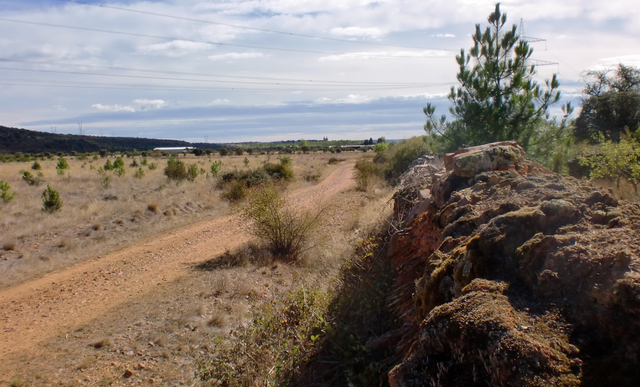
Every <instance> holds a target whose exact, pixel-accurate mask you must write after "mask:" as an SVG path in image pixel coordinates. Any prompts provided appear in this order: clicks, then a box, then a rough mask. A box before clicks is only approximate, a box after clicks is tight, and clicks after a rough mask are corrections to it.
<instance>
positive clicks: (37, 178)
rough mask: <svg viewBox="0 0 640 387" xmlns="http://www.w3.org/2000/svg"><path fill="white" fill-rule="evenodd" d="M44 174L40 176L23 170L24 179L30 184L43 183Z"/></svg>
mask: <svg viewBox="0 0 640 387" xmlns="http://www.w3.org/2000/svg"><path fill="white" fill-rule="evenodd" d="M41 175H42V174H38V176H33V174H32V173H31V172H29V171H23V172H22V180H24V181H25V182H26V183H27V184H29V185H35V186H38V185H40V184H41V183H42V178H41Z"/></svg>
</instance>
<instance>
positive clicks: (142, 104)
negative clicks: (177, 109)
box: [133, 99, 167, 110]
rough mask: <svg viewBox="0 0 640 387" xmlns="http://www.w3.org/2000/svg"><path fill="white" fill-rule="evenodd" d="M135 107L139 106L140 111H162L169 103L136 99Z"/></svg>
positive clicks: (159, 100) (134, 101)
mask: <svg viewBox="0 0 640 387" xmlns="http://www.w3.org/2000/svg"><path fill="white" fill-rule="evenodd" d="M133 104H134V105H138V107H139V109H140V110H149V109H160V108H161V107H163V106H165V105H166V104H167V103H166V102H165V101H163V100H161V99H135V100H133Z"/></svg>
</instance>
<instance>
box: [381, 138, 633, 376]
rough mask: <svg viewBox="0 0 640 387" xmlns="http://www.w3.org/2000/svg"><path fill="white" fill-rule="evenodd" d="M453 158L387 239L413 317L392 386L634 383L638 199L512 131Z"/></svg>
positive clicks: (400, 298) (403, 306)
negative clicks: (548, 163) (545, 163)
mask: <svg viewBox="0 0 640 387" xmlns="http://www.w3.org/2000/svg"><path fill="white" fill-rule="evenodd" d="M444 164H445V167H446V169H445V170H444V171H441V172H439V173H436V172H434V171H431V172H430V176H431V177H432V179H431V178H430V179H423V185H422V186H417V185H415V184H414V186H412V187H404V191H403V192H405V193H406V192H409V191H411V190H413V192H414V193H415V192H425V190H427V189H428V194H422V195H416V194H414V195H413V196H412V197H411V198H412V199H411V200H410V202H411V203H412V208H410V209H406V208H405V209H404V210H403V211H404V213H405V215H407V214H408V215H410V216H409V217H407V218H406V221H405V223H404V228H403V229H402V230H401V231H400V232H399V233H398V234H397V235H396V236H395V237H394V240H392V244H391V248H390V249H389V250H390V253H389V254H390V259H391V260H392V262H393V264H394V266H395V267H396V270H397V272H398V276H397V286H396V292H395V294H394V299H393V307H394V308H396V310H397V311H398V315H399V316H400V317H401V318H403V319H404V320H405V324H404V325H405V329H404V332H403V334H404V336H403V339H402V340H400V342H399V344H398V346H397V353H398V358H399V359H401V361H400V362H399V363H398V365H397V366H396V367H394V368H393V370H392V371H391V372H390V373H389V383H390V384H391V386H394V387H395V386H397V387H400V386H406V387H409V386H471V385H473V386H549V385H554V386H578V385H584V386H603V385H617V386H631V385H634V386H635V385H637V383H638V381H639V380H640V367H639V366H640V363H639V359H638V356H640V238H639V237H640V233H639V229H640V206H638V205H637V204H632V203H627V202H623V201H618V200H617V199H616V198H615V197H614V196H613V195H612V194H611V193H608V192H602V191H599V190H597V189H595V188H594V187H593V186H591V185H590V184H588V183H586V182H583V181H580V180H576V179H574V178H571V177H564V176H560V175H557V174H553V173H551V172H550V171H548V170H546V169H545V168H543V167H541V166H539V165H537V164H535V163H532V162H530V161H527V160H526V159H525V158H524V151H523V150H522V148H520V147H519V146H518V145H517V144H515V143H513V142H509V143H495V144H487V145H484V146H481V147H474V148H467V149H464V150H461V151H458V152H456V153H454V154H451V155H447V157H446V158H445V160H444ZM436 176H438V177H436ZM401 195H402V192H401V193H399V194H398V195H397V196H401ZM400 202H402V201H401V200H399V199H398V197H397V198H396V203H400ZM406 202H407V201H405V202H403V203H405V207H406ZM417 209H419V210H417Z"/></svg>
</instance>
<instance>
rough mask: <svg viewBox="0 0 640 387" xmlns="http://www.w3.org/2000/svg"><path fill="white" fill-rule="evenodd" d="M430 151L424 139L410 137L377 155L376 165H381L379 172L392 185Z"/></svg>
mask: <svg viewBox="0 0 640 387" xmlns="http://www.w3.org/2000/svg"><path fill="white" fill-rule="evenodd" d="M431 153H433V152H432V149H431V146H430V144H429V143H428V142H427V138H426V137H424V136H423V137H411V138H409V139H407V140H404V141H402V142H399V143H397V144H395V145H394V146H390V147H389V148H388V149H387V151H385V152H382V153H380V154H377V155H376V157H375V159H374V160H375V163H376V164H382V165H381V167H380V169H379V171H380V172H381V173H382V174H383V175H384V178H385V179H386V180H387V181H388V182H389V183H392V184H395V183H396V180H397V179H398V177H400V175H402V174H403V173H404V172H405V171H406V170H407V169H408V168H409V166H410V165H411V163H412V162H413V161H414V160H415V159H417V158H418V157H420V156H423V155H425V154H431Z"/></svg>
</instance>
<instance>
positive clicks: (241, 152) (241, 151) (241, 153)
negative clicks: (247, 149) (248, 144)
mask: <svg viewBox="0 0 640 387" xmlns="http://www.w3.org/2000/svg"><path fill="white" fill-rule="evenodd" d="M234 152H235V154H236V155H238V156H242V155H243V154H244V148H243V147H241V146H239V147H236V149H235V150H234Z"/></svg>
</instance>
